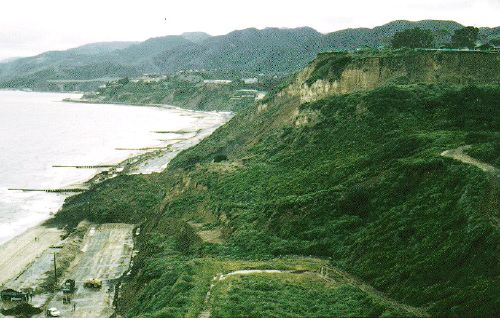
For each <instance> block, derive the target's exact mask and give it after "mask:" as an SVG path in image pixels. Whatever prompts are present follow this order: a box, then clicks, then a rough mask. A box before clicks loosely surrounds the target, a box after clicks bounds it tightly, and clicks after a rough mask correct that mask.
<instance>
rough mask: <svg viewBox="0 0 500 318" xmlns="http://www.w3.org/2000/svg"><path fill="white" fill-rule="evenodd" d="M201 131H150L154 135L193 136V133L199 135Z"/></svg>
mask: <svg viewBox="0 0 500 318" xmlns="http://www.w3.org/2000/svg"><path fill="white" fill-rule="evenodd" d="M200 131H201V129H198V130H182V129H181V130H155V131H152V133H155V134H193V133H199V132H200Z"/></svg>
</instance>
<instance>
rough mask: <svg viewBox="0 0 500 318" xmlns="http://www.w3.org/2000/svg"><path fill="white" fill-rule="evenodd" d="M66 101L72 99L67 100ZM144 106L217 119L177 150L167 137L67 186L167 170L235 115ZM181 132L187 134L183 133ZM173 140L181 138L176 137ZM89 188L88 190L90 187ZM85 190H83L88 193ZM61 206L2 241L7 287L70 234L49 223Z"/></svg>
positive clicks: (1, 281) (0, 264)
mask: <svg viewBox="0 0 500 318" xmlns="http://www.w3.org/2000/svg"><path fill="white" fill-rule="evenodd" d="M63 102H68V101H66V100H63ZM94 104H99V103H94ZM117 105H118V104H117ZM125 105H127V104H124V105H123V106H125ZM128 105H130V104H128ZM120 106H122V105H120ZM130 106H138V105H130ZM141 106H146V107H161V108H166V109H171V110H182V111H186V112H190V113H202V114H206V115H211V116H213V118H214V119H213V122H210V121H209V122H208V123H207V124H206V126H205V125H204V126H202V127H201V128H199V127H195V128H196V129H198V130H197V133H196V134H194V135H193V136H190V137H187V138H186V139H185V140H182V142H177V143H174V144H173V145H174V146H176V147H175V149H172V147H171V146H172V144H169V143H168V142H169V141H168V139H165V142H164V143H167V145H170V146H168V147H167V146H165V148H164V149H155V150H145V151H144V152H142V153H134V154H131V155H130V156H129V157H128V158H126V159H124V160H122V161H120V162H118V163H116V164H114V165H112V167H106V168H105V169H104V170H100V169H98V171H96V173H95V174H94V175H93V176H92V177H90V178H89V179H87V180H84V181H80V182H76V183H73V184H70V185H67V186H68V187H71V186H82V185H85V186H88V187H89V188H90V187H91V186H93V185H95V184H98V183H101V182H103V181H105V180H108V179H111V178H114V177H117V176H119V175H127V174H136V173H140V174H151V173H155V172H160V171H163V170H164V169H166V168H167V167H168V164H169V163H170V161H171V160H172V159H173V158H174V157H176V156H177V154H178V153H180V152H181V151H183V150H186V149H189V148H190V147H193V146H195V145H196V144H197V143H199V142H200V141H201V140H203V139H204V138H206V137H208V136H209V135H211V134H212V133H213V132H214V131H215V130H216V129H218V128H219V127H221V126H222V125H224V124H225V123H226V122H227V121H229V120H230V119H231V118H232V116H233V114H232V113H230V112H215V111H214V112H204V111H196V110H189V109H183V108H179V107H175V106H169V105H156V106H155V105H141ZM214 115H216V116H214ZM179 134H186V133H182V132H180V133H179ZM172 140H177V139H176V138H172ZM162 159H163V162H161V164H158V163H157V162H153V163H152V164H151V165H150V166H148V162H149V161H155V160H156V161H162ZM85 191H88V189H86V190H85ZM85 191H83V192H81V193H84V192H85ZM72 195H76V193H75V194H69V195H67V196H66V197H65V200H66V199H67V198H68V197H70V196H72ZM63 204H64V203H63ZM61 208H62V206H61V207H59V209H58V210H57V212H55V213H54V214H51V215H49V217H48V218H47V219H45V220H43V221H42V222H40V223H38V224H36V225H34V226H31V227H28V228H26V229H25V230H24V231H22V232H19V233H17V235H15V236H14V237H12V238H10V239H8V240H7V241H5V242H3V243H1V244H0V260H1V261H0V286H2V287H5V285H6V284H8V283H9V282H12V281H13V280H15V279H16V278H17V277H19V276H20V275H22V273H23V272H25V271H26V270H27V269H29V267H30V266H31V264H32V263H34V262H35V261H36V260H37V259H38V258H39V257H40V256H41V255H42V254H43V253H44V252H46V251H47V250H48V249H49V248H51V247H52V246H55V245H57V244H58V243H59V242H61V241H62V237H63V236H65V235H68V233H67V230H66V226H64V225H62V224H60V225H58V226H57V225H50V224H49V223H50V221H51V220H53V219H54V217H55V215H56V214H57V213H58V212H59V211H60V209H61Z"/></svg>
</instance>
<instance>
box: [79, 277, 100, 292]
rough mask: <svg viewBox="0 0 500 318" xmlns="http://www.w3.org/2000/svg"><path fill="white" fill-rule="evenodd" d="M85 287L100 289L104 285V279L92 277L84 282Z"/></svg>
mask: <svg viewBox="0 0 500 318" xmlns="http://www.w3.org/2000/svg"><path fill="white" fill-rule="evenodd" d="M83 287H85V288H94V289H100V288H101V287H102V281H101V280H100V279H96V278H92V279H89V280H87V281H86V282H85V283H83Z"/></svg>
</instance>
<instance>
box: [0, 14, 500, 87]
mask: <svg viewBox="0 0 500 318" xmlns="http://www.w3.org/2000/svg"><path fill="white" fill-rule="evenodd" d="M414 28H419V29H421V30H425V31H422V32H425V33H432V35H433V37H434V38H435V42H436V45H437V46H438V47H439V46H441V45H445V44H448V43H449V42H450V40H451V37H452V35H453V34H454V32H455V31H456V30H458V29H462V28H463V26H462V25H461V24H459V23H457V22H454V21H440V20H422V21H416V22H412V21H405V20H398V21H393V22H390V23H387V24H384V25H381V26H377V27H375V28H373V29H368V28H356V29H346V30H340V31H335V32H332V33H328V34H322V33H319V32H317V31H316V30H314V29H312V28H308V27H303V28H295V29H279V28H265V29H262V30H258V29H255V28H249V29H244V30H237V31H233V32H230V33H228V34H225V35H220V36H209V35H208V34H204V33H187V34H182V35H169V36H164V37H158V38H151V39H148V40H146V41H144V42H140V43H127V42H125V43H96V44H90V45H86V46H83V47H79V48H75V49H70V50H66V51H56V52H46V53H43V54H40V55H37V56H34V57H27V58H19V59H16V60H15V61H12V62H9V63H0V88H27V89H33V90H53V91H62V90H80V91H92V90H94V89H97V88H98V87H99V86H100V85H101V84H102V83H103V81H102V80H101V79H102V78H120V77H126V76H128V77H133V76H137V75H140V74H145V73H147V74H173V73H175V72H177V71H180V70H210V71H221V70H224V71H233V72H253V73H264V74H267V75H269V74H272V75H279V76H282V75H285V74H290V73H293V72H295V71H297V70H299V69H301V68H302V67H304V66H305V65H307V63H309V62H310V61H311V60H313V59H314V58H315V56H316V55H317V54H318V53H320V52H325V51H332V50H356V49H360V48H367V47H368V48H380V47H388V46H390V42H391V38H392V37H393V36H394V34H396V33H397V32H401V31H405V30H409V29H414ZM499 37H500V29H499V28H498V27H497V28H480V29H479V33H478V40H479V42H480V43H481V44H486V43H489V42H490V41H491V40H494V39H498V38H499ZM96 61H97V62H96ZM81 80H94V81H93V82H80V81H81ZM54 81H64V82H54Z"/></svg>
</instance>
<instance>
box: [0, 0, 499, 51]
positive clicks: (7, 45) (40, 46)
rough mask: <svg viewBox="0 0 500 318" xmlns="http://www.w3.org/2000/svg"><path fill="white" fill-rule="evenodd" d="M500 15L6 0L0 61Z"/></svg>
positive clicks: (468, 2)
mask: <svg viewBox="0 0 500 318" xmlns="http://www.w3.org/2000/svg"><path fill="white" fill-rule="evenodd" d="M498 17H500V0H342V1H337V0H302V1H300V0H285V1H283V0H280V1H272V0H246V1H238V0H232V1H231V0H211V1H209V0H177V1H170V0H7V1H2V3H1V4H0V60H1V59H4V58H7V57H13V56H29V55H35V54H38V53H40V52H44V51H47V50H61V49H67V48H70V47H75V46H79V45H82V44H86V43H90V42H100V41H126V40H134V41H140V40H145V39H147V38H150V37H154V36H162V35H167V34H180V33H182V32H187V31H204V32H207V33H210V34H212V35H217V34H225V33H228V32H230V31H232V30H236V29H244V28H248V27H257V28H264V27H299V26H311V27H313V28H315V29H317V30H318V31H320V32H324V33H326V32H331V31H336V30H340V29H345V28H355V27H374V26H377V25H381V24H384V23H387V22H390V21H392V20H396V19H406V20H412V21H416V20H422V19H443V20H455V21H457V22H459V23H462V24H465V25H474V26H489V27H492V26H497V25H499V24H500V23H499V19H498Z"/></svg>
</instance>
